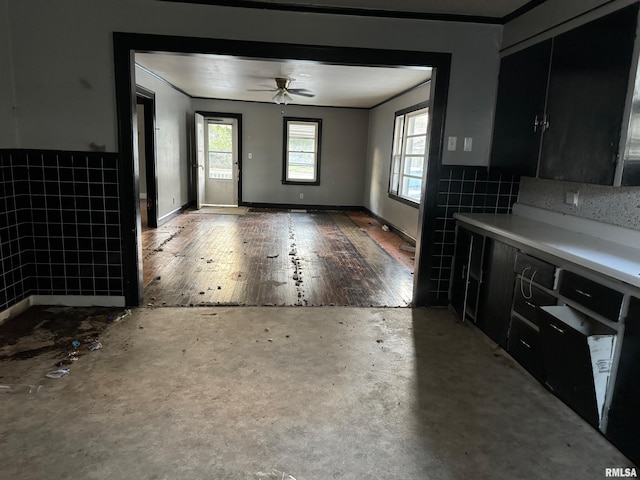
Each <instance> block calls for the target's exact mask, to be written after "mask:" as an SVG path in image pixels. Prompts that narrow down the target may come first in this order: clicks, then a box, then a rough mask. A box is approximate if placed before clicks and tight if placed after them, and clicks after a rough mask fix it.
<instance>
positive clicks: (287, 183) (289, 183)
mask: <svg viewBox="0 0 640 480" xmlns="http://www.w3.org/2000/svg"><path fill="white" fill-rule="evenodd" d="M282 184H283V185H312V186H318V185H320V180H316V181H315V182H296V181H294V180H283V181H282Z"/></svg>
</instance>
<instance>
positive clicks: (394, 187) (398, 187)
mask: <svg viewBox="0 0 640 480" xmlns="http://www.w3.org/2000/svg"><path fill="white" fill-rule="evenodd" d="M425 109H426V110H427V115H428V116H429V120H428V124H427V131H426V133H425V134H424V137H425V152H424V160H423V165H422V171H423V176H422V178H421V183H424V180H425V178H424V172H425V171H426V170H427V168H428V164H429V142H430V137H431V135H430V134H431V110H430V102H428V101H427V102H422V103H418V104H416V105H412V106H411V107H407V108H404V109H402V110H398V111H397V112H395V114H394V117H393V132H392V140H391V161H390V165H389V187H388V194H389V197H390V198H393V199H394V200H397V201H399V202H402V203H405V204H407V205H410V206H412V207H415V208H418V207H419V206H420V203H421V202H422V200H423V199H422V196H421V198H420V200H415V199H414V198H411V197H407V196H404V195H402V193H401V192H402V182H403V178H404V177H410V178H417V177H415V176H411V175H407V174H405V173H404V169H405V157H406V155H405V152H404V149H405V145H406V140H407V133H406V129H405V127H406V123H407V117H410V116H411V114H415V113H416V112H419V111H420V110H425ZM399 118H402V134H401V136H400V138H399V139H398V138H397V137H396V130H397V124H398V119H399ZM398 140H399V145H398ZM398 147H399V149H400V154H398V153H397V152H398ZM397 157H399V159H397ZM396 172H397V181H394V177H395V176H396ZM421 188H422V185H421Z"/></svg>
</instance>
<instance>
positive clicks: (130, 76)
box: [113, 32, 452, 306]
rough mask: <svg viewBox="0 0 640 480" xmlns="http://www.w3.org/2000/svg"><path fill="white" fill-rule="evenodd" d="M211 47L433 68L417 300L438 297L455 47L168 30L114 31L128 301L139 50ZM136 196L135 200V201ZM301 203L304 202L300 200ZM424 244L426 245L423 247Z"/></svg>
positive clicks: (134, 273)
mask: <svg viewBox="0 0 640 480" xmlns="http://www.w3.org/2000/svg"><path fill="white" fill-rule="evenodd" d="M154 51H164V52H177V53H205V54H206V53H211V54H219V55H232V56H236V57H240V58H266V59H296V60H312V61H316V62H324V63H330V64H334V65H361V66H369V65H378V66H383V65H389V66H404V67H410V66H420V67H425V66H426V67H431V68H433V78H432V82H433V83H432V85H433V90H432V98H431V100H430V102H431V109H432V110H431V115H432V124H431V132H432V134H431V136H430V140H429V152H430V161H429V165H428V169H427V172H426V181H425V182H423V188H424V189H425V191H423V197H422V198H423V202H422V203H421V205H420V214H419V216H418V248H417V249H416V257H415V258H416V272H415V275H414V295H413V304H414V305H416V306H427V305H430V304H434V303H435V302H437V293H436V291H435V289H434V288H432V283H433V280H432V279H431V269H432V264H433V259H432V252H431V251H430V247H431V246H432V245H433V242H434V237H435V233H436V224H435V216H434V215H431V214H429V215H427V212H431V211H433V209H434V208H435V206H436V200H437V193H436V192H437V187H438V181H439V175H440V166H441V163H442V151H443V145H444V123H445V116H446V108H447V97H448V92H449V79H450V69H451V57H452V55H451V54H450V53H435V52H421V51H406V50H387V49H373V48H357V47H331V46H323V45H300V44H287V43H268V42H255V41H247V40H228V39H216V38H197V37H180V36H167V35H152V34H137V33H123V32H114V33H113V54H114V72H115V85H116V106H117V119H118V150H119V152H120V155H121V172H120V176H119V178H120V195H121V199H120V205H121V212H122V215H121V217H120V218H121V231H122V235H123V238H122V247H123V248H122V250H123V272H124V279H125V280H124V281H125V283H124V291H125V295H126V299H127V305H130V306H135V305H139V304H140V302H141V301H142V295H143V286H142V275H141V272H142V258H141V255H140V254H139V253H138V236H139V234H140V232H138V228H137V224H136V218H137V216H138V215H140V202H139V201H137V199H134V189H135V182H134V165H133V158H134V157H133V147H134V145H135V139H134V137H133V131H134V129H133V108H134V106H135V52H154ZM134 200H135V201H134ZM297 207H298V208H302V207H301V206H297ZM420 245H422V247H420Z"/></svg>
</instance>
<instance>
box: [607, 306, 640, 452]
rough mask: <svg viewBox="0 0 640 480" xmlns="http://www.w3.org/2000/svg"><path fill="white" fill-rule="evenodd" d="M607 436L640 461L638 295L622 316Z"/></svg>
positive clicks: (639, 314) (639, 307)
mask: <svg viewBox="0 0 640 480" xmlns="http://www.w3.org/2000/svg"><path fill="white" fill-rule="evenodd" d="M606 436H607V437H608V438H609V440H611V443H613V444H614V445H615V446H617V447H618V448H619V449H620V450H621V451H622V452H623V453H624V454H625V455H626V456H628V457H629V458H630V459H631V460H632V461H633V462H634V463H635V464H636V465H640V299H638V298H636V297H631V301H630V302H629V311H628V313H627V317H626V320H625V330H624V337H623V340H622V351H621V354H620V361H619V363H618V371H617V375H616V381H615V386H614V390H613V398H612V400H611V407H610V409H609V422H608V424H607V431H606Z"/></svg>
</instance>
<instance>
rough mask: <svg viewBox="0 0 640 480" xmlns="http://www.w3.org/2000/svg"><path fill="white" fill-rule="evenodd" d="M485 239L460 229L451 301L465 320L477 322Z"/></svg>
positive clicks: (457, 237)
mask: <svg viewBox="0 0 640 480" xmlns="http://www.w3.org/2000/svg"><path fill="white" fill-rule="evenodd" d="M483 251H484V237H483V236H482V235H479V234H477V233H473V232H470V231H469V230H467V229H465V228H462V227H458V228H457V233H456V249H455V254H454V263H453V270H452V278H451V292H450V301H451V306H452V307H453V308H454V310H455V311H456V313H457V314H458V316H459V317H460V318H461V319H463V320H471V321H472V322H475V321H476V312H477V307H478V292H479V288H480V277H481V273H482V272H481V265H482V258H483Z"/></svg>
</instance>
